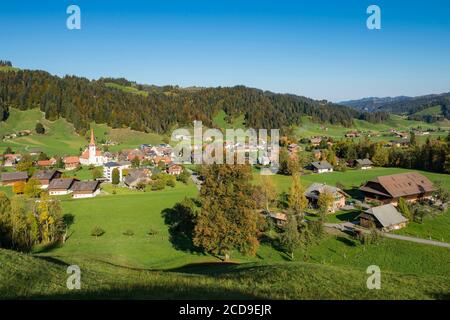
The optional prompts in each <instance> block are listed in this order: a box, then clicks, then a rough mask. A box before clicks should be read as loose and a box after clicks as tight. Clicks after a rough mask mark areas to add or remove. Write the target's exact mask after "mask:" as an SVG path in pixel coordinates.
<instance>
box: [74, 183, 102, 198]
mask: <svg viewBox="0 0 450 320" xmlns="http://www.w3.org/2000/svg"><path fill="white" fill-rule="evenodd" d="M99 193H100V181H97V180H94V181H75V182H74V183H73V185H72V197H73V198H74V199H82V198H93V197H95V196H97V195H98V194H99Z"/></svg>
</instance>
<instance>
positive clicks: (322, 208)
mask: <svg viewBox="0 0 450 320" xmlns="http://www.w3.org/2000/svg"><path fill="white" fill-rule="evenodd" d="M333 203H334V196H333V194H332V193H331V192H328V191H325V192H322V193H321V194H320V195H319V198H318V199H317V205H318V207H319V212H320V217H321V219H322V220H325V216H326V215H327V213H328V212H329V211H330V209H331V208H332V207H333Z"/></svg>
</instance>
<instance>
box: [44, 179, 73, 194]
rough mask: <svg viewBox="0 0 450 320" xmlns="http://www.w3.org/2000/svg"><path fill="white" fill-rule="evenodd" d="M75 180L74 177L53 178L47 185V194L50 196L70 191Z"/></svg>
mask: <svg viewBox="0 0 450 320" xmlns="http://www.w3.org/2000/svg"><path fill="white" fill-rule="evenodd" d="M76 181H80V180H78V179H75V178H58V179H53V180H52V181H51V182H50V184H49V186H48V194H49V195H51V196H60V195H66V194H69V193H71V192H72V186H73V184H74V183H75V182H76Z"/></svg>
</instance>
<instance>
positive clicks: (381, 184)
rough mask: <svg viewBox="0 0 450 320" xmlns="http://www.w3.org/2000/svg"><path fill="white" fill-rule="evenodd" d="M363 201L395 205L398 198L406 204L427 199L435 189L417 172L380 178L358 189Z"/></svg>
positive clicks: (428, 180)
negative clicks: (362, 195) (362, 194)
mask: <svg viewBox="0 0 450 320" xmlns="http://www.w3.org/2000/svg"><path fill="white" fill-rule="evenodd" d="M359 190H360V191H362V192H363V193H364V199H365V201H375V202H380V203H384V204H388V203H392V204H394V205H397V203H398V200H399V199H400V198H403V199H405V200H406V201H408V202H414V201H417V200H421V199H429V198H430V197H431V196H432V194H433V192H434V191H435V190H436V187H435V186H434V185H433V183H432V182H431V181H430V179H428V178H427V177H425V176H423V175H421V174H420V173H417V172H405V173H398V174H392V175H388V176H380V177H377V178H375V179H372V180H370V181H368V182H366V183H365V184H364V185H363V186H361V187H360V188H359Z"/></svg>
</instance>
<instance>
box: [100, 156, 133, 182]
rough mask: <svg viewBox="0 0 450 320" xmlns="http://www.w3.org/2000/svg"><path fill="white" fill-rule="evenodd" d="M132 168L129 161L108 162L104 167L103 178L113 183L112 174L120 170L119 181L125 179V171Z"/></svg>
mask: <svg viewBox="0 0 450 320" xmlns="http://www.w3.org/2000/svg"><path fill="white" fill-rule="evenodd" d="M130 166H131V163H130V162H129V161H121V162H107V163H105V165H104V166H103V177H104V178H105V179H106V180H107V181H109V182H112V172H113V170H114V169H117V170H119V181H122V179H123V170H124V169H128V168H129V167H130Z"/></svg>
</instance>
